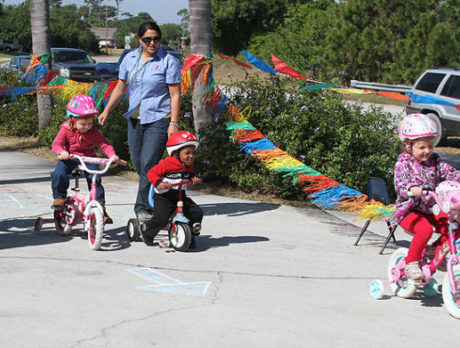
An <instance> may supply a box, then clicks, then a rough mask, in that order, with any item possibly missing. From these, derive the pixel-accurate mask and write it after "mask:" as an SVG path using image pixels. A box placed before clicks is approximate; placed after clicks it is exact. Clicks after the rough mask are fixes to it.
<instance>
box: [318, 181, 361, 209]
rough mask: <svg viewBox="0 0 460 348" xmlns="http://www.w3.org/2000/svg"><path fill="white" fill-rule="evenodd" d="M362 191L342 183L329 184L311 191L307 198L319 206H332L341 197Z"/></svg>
mask: <svg viewBox="0 0 460 348" xmlns="http://www.w3.org/2000/svg"><path fill="white" fill-rule="evenodd" d="M361 194H362V193H361V192H359V191H357V190H353V189H351V188H349V187H346V186H343V185H335V186H331V187H329V188H327V189H325V190H322V191H319V192H316V193H312V194H311V195H310V196H309V198H310V199H311V202H312V203H313V204H314V205H316V206H318V207H319V208H333V207H335V206H337V205H338V204H339V202H340V201H341V200H342V198H343V197H349V196H358V195H361Z"/></svg>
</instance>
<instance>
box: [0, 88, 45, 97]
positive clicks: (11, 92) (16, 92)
mask: <svg viewBox="0 0 460 348" xmlns="http://www.w3.org/2000/svg"><path fill="white" fill-rule="evenodd" d="M36 89H37V87H13V88H10V89H6V90H1V91H0V95H6V96H9V97H10V98H11V100H14V99H16V98H17V97H19V96H21V95H23V94H25V93H28V92H31V91H34V90H36Z"/></svg>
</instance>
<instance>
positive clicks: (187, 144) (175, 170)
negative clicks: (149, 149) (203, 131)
mask: <svg viewBox="0 0 460 348" xmlns="http://www.w3.org/2000/svg"><path fill="white" fill-rule="evenodd" d="M198 145H199V142H198V139H197V138H196V137H195V135H193V134H192V133H190V132H186V131H180V132H177V133H174V134H173V135H172V136H171V137H170V138H169V139H168V142H167V143H166V150H167V151H168V155H169V156H168V157H166V158H165V159H164V160H161V161H160V162H158V164H157V165H155V166H154V167H153V168H151V169H150V170H149V171H148V172H147V177H148V179H149V181H150V182H151V183H152V185H153V187H154V189H155V194H154V196H153V201H154V212H153V217H152V218H151V219H150V221H149V222H148V223H147V225H146V228H145V230H143V229H141V231H142V238H143V240H144V243H145V244H147V245H153V239H154V238H155V236H156V235H157V234H158V232H159V231H160V230H161V229H162V228H163V227H165V226H166V224H167V223H168V220H169V218H170V216H171V215H172V214H173V213H174V211H175V209H176V206H177V202H178V200H179V191H178V188H179V187H178V186H177V185H174V184H177V183H180V182H182V181H186V180H190V182H191V184H192V185H193V184H198V183H201V182H202V180H201V179H200V178H199V177H197V176H195V175H194V173H193V169H194V165H193V161H194V159H195V150H196V149H197V147H198ZM186 189H187V185H186V184H184V185H182V200H183V202H184V208H183V209H184V215H185V216H186V217H187V218H188V219H189V220H190V222H189V224H190V227H191V228H192V231H193V234H194V236H197V235H199V234H200V230H201V221H202V220H203V211H202V210H201V208H200V207H199V206H198V205H197V204H196V203H195V202H194V201H193V200H192V199H190V198H189V197H187V195H186ZM194 246H195V238H193V240H192V244H191V247H194Z"/></svg>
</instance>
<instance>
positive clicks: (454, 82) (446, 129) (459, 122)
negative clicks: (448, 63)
mask: <svg viewBox="0 0 460 348" xmlns="http://www.w3.org/2000/svg"><path fill="white" fill-rule="evenodd" d="M411 93H412V94H413V97H411V101H409V103H408V105H407V106H406V114H408V115H409V114H413V113H423V114H425V115H427V116H429V117H430V118H432V119H433V120H434V121H435V122H436V125H437V126H438V131H439V132H440V142H442V141H444V140H446V138H447V137H448V136H460V69H456V68H434V69H428V70H426V71H425V72H424V73H423V74H422V75H421V76H420V77H419V78H418V80H417V81H416V82H415V84H414V86H413V87H412V89H411ZM430 97H432V98H436V100H434V101H433V102H430V100H429V98H430ZM442 103H445V104H442ZM435 145H437V144H435Z"/></svg>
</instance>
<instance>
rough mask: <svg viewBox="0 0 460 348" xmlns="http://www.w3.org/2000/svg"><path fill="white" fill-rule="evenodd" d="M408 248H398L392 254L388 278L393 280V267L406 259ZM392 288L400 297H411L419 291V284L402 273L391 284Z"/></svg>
mask: <svg viewBox="0 0 460 348" xmlns="http://www.w3.org/2000/svg"><path fill="white" fill-rule="evenodd" d="M407 252H408V249H407V248H399V249H396V250H395V251H394V252H393V254H391V257H390V260H389V261H388V267H387V272H388V280H393V279H394V277H393V273H392V272H393V267H395V266H396V265H397V264H398V263H399V262H401V261H402V260H404V259H405V258H406V256H407ZM391 289H392V290H393V292H394V294H395V295H397V296H399V297H404V298H409V297H412V296H414V294H415V292H416V291H417V285H416V284H414V283H413V281H412V280H411V279H407V277H406V276H405V275H401V276H400V277H399V279H398V280H397V281H396V282H395V283H392V284H391Z"/></svg>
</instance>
